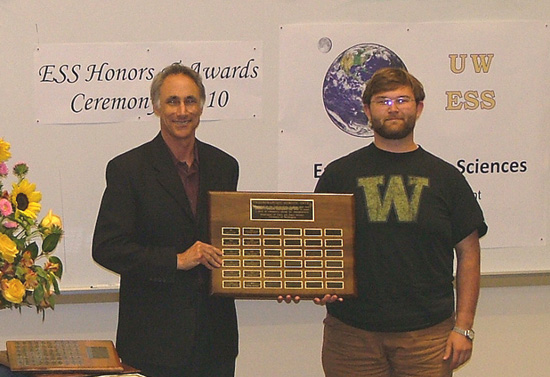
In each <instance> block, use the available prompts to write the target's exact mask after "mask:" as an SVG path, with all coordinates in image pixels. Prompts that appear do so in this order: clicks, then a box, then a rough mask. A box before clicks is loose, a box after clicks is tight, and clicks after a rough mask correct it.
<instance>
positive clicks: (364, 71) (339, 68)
mask: <svg viewBox="0 0 550 377" xmlns="http://www.w3.org/2000/svg"><path fill="white" fill-rule="evenodd" d="M385 67H394V68H403V69H407V68H406V67H405V63H403V61H402V60H401V59H400V58H399V56H397V54H396V53H395V52H393V51H392V50H390V49H389V48H387V47H385V46H382V45H379V44H376V43H361V44H357V45H355V46H352V47H350V48H348V49H347V50H345V51H344V52H342V53H341V54H340V55H339V56H338V57H337V58H336V59H335V60H334V62H333V63H332V64H331V65H330V67H329V69H328V71H327V73H326V75H325V79H324V82H323V103H324V106H325V110H326V112H327V114H328V116H329V118H330V120H331V121H332V122H333V123H334V124H335V125H336V126H337V127H338V128H339V129H340V130H342V131H344V132H346V133H348V134H350V135H352V136H356V137H372V136H373V132H372V130H371V129H370V128H369V127H368V126H367V123H368V122H367V116H366V115H365V113H364V112H363V102H362V101H361V95H362V94H363V88H364V86H365V82H366V81H367V80H369V79H370V78H371V77H372V75H373V74H374V72H376V71H377V70H379V69H380V68H385Z"/></svg>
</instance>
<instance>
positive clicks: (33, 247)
mask: <svg viewBox="0 0 550 377" xmlns="http://www.w3.org/2000/svg"><path fill="white" fill-rule="evenodd" d="M25 251H30V252H31V257H32V259H36V257H37V256H38V245H37V244H36V242H33V243H31V244H30V245H28V246H27V247H26V248H25Z"/></svg>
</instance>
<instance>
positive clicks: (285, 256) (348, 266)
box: [209, 191, 357, 299]
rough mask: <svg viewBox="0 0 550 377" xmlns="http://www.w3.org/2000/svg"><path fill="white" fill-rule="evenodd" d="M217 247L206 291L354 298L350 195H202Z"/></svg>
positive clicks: (235, 294)
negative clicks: (219, 254) (219, 257)
mask: <svg viewBox="0 0 550 377" xmlns="http://www.w3.org/2000/svg"><path fill="white" fill-rule="evenodd" d="M209 205H210V212H209V222H210V224H209V225H210V228H209V232H210V240H211V243H212V245H214V246H216V247H218V248H219V249H220V250H222V253H223V256H222V263H223V264H222V267H220V268H217V269H214V270H213V271H212V279H211V287H210V289H211V293H212V294H214V295H220V296H228V297H234V298H243V299H275V298H277V296H279V295H292V296H300V297H302V298H313V297H322V296H324V295H325V294H327V293H328V294H336V295H338V296H341V297H349V296H356V295H357V290H356V283H355V259H354V234H355V204H354V198H353V195H352V194H317V193H308V194H306V193H276V192H242V191H238V192H221V191H212V192H210V193H209Z"/></svg>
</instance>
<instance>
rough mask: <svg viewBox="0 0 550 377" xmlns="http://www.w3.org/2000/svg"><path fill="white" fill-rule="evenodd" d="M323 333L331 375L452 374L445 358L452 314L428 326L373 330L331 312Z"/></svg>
mask: <svg viewBox="0 0 550 377" xmlns="http://www.w3.org/2000/svg"><path fill="white" fill-rule="evenodd" d="M324 323H325V330H324V336H323V355H322V359H323V369H324V371H325V375H326V376H327V377H367V376H368V377H405V376H406V377H449V376H452V371H451V370H449V364H450V361H449V360H447V361H444V360H443V355H444V353H445V346H446V343H447V338H448V336H449V334H450V332H451V331H452V328H453V326H454V319H453V318H449V319H447V320H445V321H443V322H441V323H439V324H437V325H435V326H432V327H429V328H427V329H422V330H417V331H409V332H386V333H385V332H370V331H365V330H361V329H358V328H355V327H352V326H348V325H346V324H344V323H343V322H341V321H339V320H338V319H336V318H334V317H332V316H331V315H330V314H327V317H326V318H325V321H324Z"/></svg>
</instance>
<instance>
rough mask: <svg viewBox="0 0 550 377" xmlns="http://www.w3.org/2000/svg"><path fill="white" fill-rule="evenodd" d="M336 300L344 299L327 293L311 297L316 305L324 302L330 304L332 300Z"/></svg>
mask: <svg viewBox="0 0 550 377" xmlns="http://www.w3.org/2000/svg"><path fill="white" fill-rule="evenodd" d="M336 301H340V302H342V301H344V299H343V298H342V297H338V295H329V294H326V295H324V296H323V297H315V298H314V299H313V302H314V303H315V304H317V305H321V306H323V305H326V304H332V303H333V302H336Z"/></svg>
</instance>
